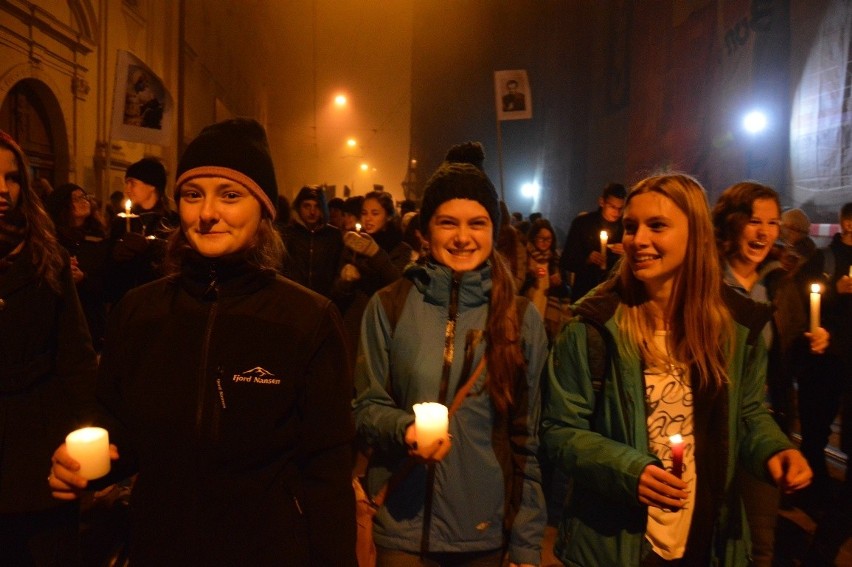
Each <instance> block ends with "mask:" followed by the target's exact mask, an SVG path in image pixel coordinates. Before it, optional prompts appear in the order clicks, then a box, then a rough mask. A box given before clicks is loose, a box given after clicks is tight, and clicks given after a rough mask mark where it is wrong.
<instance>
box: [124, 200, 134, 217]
mask: <svg viewBox="0 0 852 567" xmlns="http://www.w3.org/2000/svg"><path fill="white" fill-rule="evenodd" d="M132 206H133V201H131V200H130V199H128V200H126V201H125V202H124V210H125V211H126V212H127V214H130V208H131V207H132Z"/></svg>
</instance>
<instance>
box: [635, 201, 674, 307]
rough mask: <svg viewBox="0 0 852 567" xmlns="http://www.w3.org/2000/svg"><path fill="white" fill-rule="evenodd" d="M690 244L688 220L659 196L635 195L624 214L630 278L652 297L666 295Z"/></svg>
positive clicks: (670, 203)
mask: <svg viewBox="0 0 852 567" xmlns="http://www.w3.org/2000/svg"><path fill="white" fill-rule="evenodd" d="M688 241H689V221H688V219H687V217H686V214H685V213H684V212H683V211H682V210H680V209H679V208H678V207H677V205H675V204H674V201H672V200H671V199H669V198H668V197H666V196H665V195H662V194H660V193H655V192H648V193H642V194H640V195H636V196H635V197H633V198H632V199H631V200H630V203H629V204H628V205H627V207H626V209H625V211H624V239H623V242H622V243H623V245H624V253H625V258H626V261H627V263H628V266H629V267H630V269H631V271H632V272H633V275H634V276H635V277H636V279H638V280H639V281H641V282H643V283H644V284H645V289H646V290H647V291H648V294H649V295H651V296H656V297H659V296H661V295H663V296H669V295H670V294H671V289H672V284H673V283H674V280H675V278H676V277H677V276H678V274H679V273H680V270H681V267H682V265H683V261H684V258H685V257H686V249H687V244H688Z"/></svg>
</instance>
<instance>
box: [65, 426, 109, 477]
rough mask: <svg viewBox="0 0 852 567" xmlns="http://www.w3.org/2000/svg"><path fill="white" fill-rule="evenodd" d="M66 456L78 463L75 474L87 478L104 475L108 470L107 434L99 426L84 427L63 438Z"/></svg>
mask: <svg viewBox="0 0 852 567" xmlns="http://www.w3.org/2000/svg"><path fill="white" fill-rule="evenodd" d="M65 446H66V449H67V451H68V456H69V457H71V458H72V459H74V460H75V461H77V462H78V463H79V464H80V470H78V471H77V474H78V475H79V476H81V477H83V478H85V479H87V480H94V479H96V478H101V477H102V476H105V475H106V474H107V473H108V472H109V470H110V454H109V434H108V433H107V430H106V429H102V428H100V427H84V428H82V429H78V430H77V431H72V432H71V433H69V434H68V436H67V437H66V438H65Z"/></svg>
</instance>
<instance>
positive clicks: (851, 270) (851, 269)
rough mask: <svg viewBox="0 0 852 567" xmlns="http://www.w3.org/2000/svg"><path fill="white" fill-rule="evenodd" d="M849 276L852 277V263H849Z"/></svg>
mask: <svg viewBox="0 0 852 567" xmlns="http://www.w3.org/2000/svg"><path fill="white" fill-rule="evenodd" d="M849 277H850V278H852V264H849Z"/></svg>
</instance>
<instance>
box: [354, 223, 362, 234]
mask: <svg viewBox="0 0 852 567" xmlns="http://www.w3.org/2000/svg"><path fill="white" fill-rule="evenodd" d="M355 230H356V231H357V232H361V223H360V222H356V223H355Z"/></svg>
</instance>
